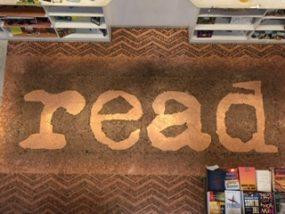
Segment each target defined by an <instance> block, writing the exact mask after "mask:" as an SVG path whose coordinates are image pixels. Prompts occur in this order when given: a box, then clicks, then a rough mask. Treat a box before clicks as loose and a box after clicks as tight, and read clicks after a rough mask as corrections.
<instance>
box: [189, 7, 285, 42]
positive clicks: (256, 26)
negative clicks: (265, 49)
mask: <svg viewBox="0 0 285 214" xmlns="http://www.w3.org/2000/svg"><path fill="white" fill-rule="evenodd" d="M189 35H190V42H191V43H285V9H245V8H243V9H236V8H234V9H233V8H230V9H224V8H200V11H199V13H198V16H197V20H196V24H195V26H194V27H191V28H190V29H189Z"/></svg>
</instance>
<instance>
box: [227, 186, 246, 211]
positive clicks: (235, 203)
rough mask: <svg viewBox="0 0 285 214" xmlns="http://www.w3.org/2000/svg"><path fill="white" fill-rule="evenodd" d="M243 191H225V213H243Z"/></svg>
mask: <svg viewBox="0 0 285 214" xmlns="http://www.w3.org/2000/svg"><path fill="white" fill-rule="evenodd" d="M242 204H243V202H242V200H241V192H240V191H234V190H226V191H225V213H226V214H242Z"/></svg>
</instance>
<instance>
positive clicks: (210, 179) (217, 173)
mask: <svg viewBox="0 0 285 214" xmlns="http://www.w3.org/2000/svg"><path fill="white" fill-rule="evenodd" d="M225 177H226V171H225V170H223V169H220V168H217V169H214V170H211V169H207V184H208V190H209V191H224V190H225Z"/></svg>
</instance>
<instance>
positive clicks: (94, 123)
mask: <svg viewBox="0 0 285 214" xmlns="http://www.w3.org/2000/svg"><path fill="white" fill-rule="evenodd" d="M120 96H121V97H123V98H124V99H125V100H126V101H127V102H129V103H130V104H131V105H132V106H133V108H132V109H131V110H130V111H129V112H128V113H125V114H119V113H117V114H99V112H100V110H101V109H102V108H103V106H104V104H106V103H107V102H109V101H111V100H113V99H116V98H118V97H120ZM142 114H143V112H142V106H141V104H140V101H139V100H138V99H137V98H136V97H135V96H134V95H131V94H129V93H127V92H124V91H106V92H104V93H103V94H101V95H100V96H99V97H98V99H97V101H96V102H95V103H94V105H93V107H92V110H91V118H90V126H91V129H92V131H93V133H94V135H95V138H96V139H97V140H98V141H99V142H100V143H103V144H105V145H107V146H108V147H109V148H111V149H114V150H123V149H128V148H130V147H132V146H133V145H134V144H135V143H136V142H137V141H138V140H139V135H140V129H137V130H135V131H133V132H132V133H131V134H130V136H129V137H128V138H127V139H125V140H122V141H119V142H116V141H114V140H112V139H110V138H108V137H107V136H106V134H105V133H104V132H103V130H102V122H103V121H105V120H139V119H140V118H141V116H142Z"/></svg>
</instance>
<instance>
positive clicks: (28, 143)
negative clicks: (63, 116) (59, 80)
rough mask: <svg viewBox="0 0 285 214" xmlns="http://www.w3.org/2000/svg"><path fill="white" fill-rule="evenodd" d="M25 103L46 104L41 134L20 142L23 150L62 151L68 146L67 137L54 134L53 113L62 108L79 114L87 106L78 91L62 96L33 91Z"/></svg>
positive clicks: (67, 92)
mask: <svg viewBox="0 0 285 214" xmlns="http://www.w3.org/2000/svg"><path fill="white" fill-rule="evenodd" d="M24 99H25V101H30V102H41V103H43V104H44V108H43V111H42V113H41V121H40V132H39V133H38V134H32V135H30V136H29V137H28V138H27V139H26V140H24V141H22V142H20V146H21V147H22V148H25V149H26V148H28V149H61V148H63V147H64V146H65V145H66V141H65V136H64V135H62V134H56V133H53V130H52V125H51V120H52V116H53V113H54V112H55V111H56V110H57V109H58V108H60V107H63V108H65V109H66V110H67V112H68V113H70V114H73V115H76V114H79V113H80V112H81V111H82V109H83V108H84V106H85V99H84V97H83V96H82V95H80V94H79V93H78V92H76V91H65V92H62V93H60V94H49V93H47V92H45V91H44V90H37V91H32V92H31V93H29V94H27V95H25V97H24Z"/></svg>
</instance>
